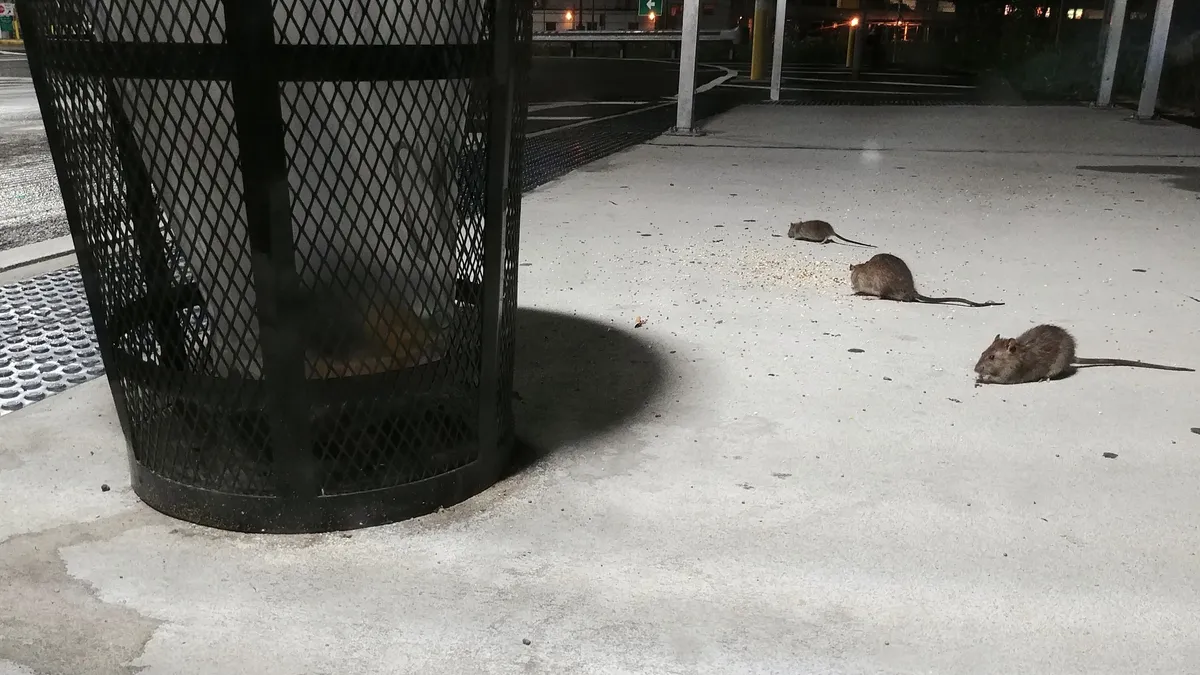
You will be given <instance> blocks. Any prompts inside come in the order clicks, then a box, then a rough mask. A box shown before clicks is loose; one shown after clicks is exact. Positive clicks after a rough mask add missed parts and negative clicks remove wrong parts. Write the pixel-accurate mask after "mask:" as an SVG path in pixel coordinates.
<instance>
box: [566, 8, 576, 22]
mask: <svg viewBox="0 0 1200 675" xmlns="http://www.w3.org/2000/svg"><path fill="white" fill-rule="evenodd" d="M574 18H575V14H574V13H573V12H571V10H569V9H568V10H567V21H570V20H571V19H574Z"/></svg>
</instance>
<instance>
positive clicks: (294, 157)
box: [19, 0, 530, 532]
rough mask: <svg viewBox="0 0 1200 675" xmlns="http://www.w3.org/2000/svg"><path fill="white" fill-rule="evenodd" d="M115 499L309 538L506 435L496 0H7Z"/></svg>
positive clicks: (494, 450)
mask: <svg viewBox="0 0 1200 675" xmlns="http://www.w3.org/2000/svg"><path fill="white" fill-rule="evenodd" d="M19 6H20V11H21V15H22V17H23V18H24V20H25V28H26V31H27V36H28V51H29V57H30V65H31V69H32V71H33V75H34V83H35V87H36V88H37V91H38V98H39V101H40V104H41V107H42V111H43V117H44V120H45V123H46V127H47V135H48V137H49V140H50V145H51V151H52V154H53V156H54V160H55V166H56V169H57V172H58V178H59V183H60V187H61V188H62V194H63V200H64V205H65V206H66V209H67V215H68V219H69V221H70V225H71V233H72V236H73V237H74V240H75V245H76V250H77V253H78V256H79V260H80V269H81V273H82V276H83V280H84V287H85V289H86V291H87V297H88V302H89V305H90V307H91V310H92V314H93V317H94V319H95V322H96V333H97V337H98V339H99V343H100V348H101V352H102V354H103V357H104V362H105V366H106V369H107V374H108V377H109V382H110V385H111V388H112V391H113V394H114V399H115V401H116V403H117V408H118V414H119V416H120V419H121V424H122V428H123V431H124V432H125V435H126V437H127V439H128V443H129V448H130V466H131V471H132V477H133V485H134V489H135V490H136V491H137V493H138V495H139V496H141V498H142V499H143V500H145V501H146V502H147V503H149V504H150V505H152V506H154V507H155V508H158V509H159V510H162V511H164V512H166V513H168V514H171V515H174V516H177V517H180V518H183V519H186V520H190V521H193V522H198V523H203V524H208V525H213V526H216V527H222V528H226V529H238V530H251V531H276V532H287V531H319V530H329V529H340V528H349V527H357V526H363V525H370V524H377V523H382V522H388V521H392V520H397V519H400V518H404V517H409V516H413V515H418V514H420V513H424V512H428V511H430V510H433V509H435V508H437V507H438V506H443V505H448V504H451V503H454V502H457V501H460V500H462V499H464V498H466V497H468V496H470V495H472V494H474V493H477V492H479V491H480V490H482V489H484V488H486V487H487V486H489V485H491V484H492V483H494V482H495V480H497V479H498V477H499V475H500V472H501V471H502V470H503V468H504V466H505V464H506V458H507V455H508V453H509V452H510V449H511V446H512V443H513V441H514V439H513V431H512V425H513V421H512V414H511V390H512V368H513V358H512V357H513V342H514V331H513V319H514V313H515V304H516V294H515V291H516V279H517V246H518V229H519V228H518V222H519V217H520V187H521V186H520V171H519V168H520V165H521V150H522V146H523V134H522V122H523V120H524V118H525V103H524V100H523V96H522V92H523V85H524V77H525V74H526V73H527V71H528V59H529V43H530V32H529V20H528V16H529V15H528V8H527V6H526V5H524V4H522V1H521V0H517V1H516V2H514V0H456V1H455V2H451V3H430V2H427V1H426V0H415V1H410V2H405V3H392V2H383V1H382V0H380V1H378V2H369V1H362V0H305V1H304V2H301V1H300V0H160V1H155V2H152V1H151V0H103V1H100V0H24V1H23V2H21V3H20V5H19Z"/></svg>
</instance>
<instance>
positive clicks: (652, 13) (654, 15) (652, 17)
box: [649, 12, 658, 21]
mask: <svg viewBox="0 0 1200 675" xmlns="http://www.w3.org/2000/svg"><path fill="white" fill-rule="evenodd" d="M657 16H658V15H657V14H655V13H654V12H650V16H649V18H650V20H651V21H654V19H655V17H657Z"/></svg>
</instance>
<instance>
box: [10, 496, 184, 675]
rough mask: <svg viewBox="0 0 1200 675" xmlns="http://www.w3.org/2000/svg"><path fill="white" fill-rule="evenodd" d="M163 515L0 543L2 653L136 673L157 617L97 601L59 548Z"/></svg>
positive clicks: (68, 670)
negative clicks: (74, 572)
mask: <svg viewBox="0 0 1200 675" xmlns="http://www.w3.org/2000/svg"><path fill="white" fill-rule="evenodd" d="M164 518H165V516H161V515H159V514H157V513H155V512H153V511H150V510H149V509H139V510H137V511H132V512H126V513H123V514H120V515H116V516H111V517H108V518H101V519H99V520H94V521H92V522H89V523H75V524H71V525H64V526H61V527H56V528H53V529H49V530H44V531H41V532H33V533H29V534H24V535H19V536H16V537H13V538H11V539H9V540H7V541H5V542H4V543H2V544H0V659H4V660H8V661H12V662H14V663H17V664H20V665H22V666H24V667H26V668H30V669H32V670H33V672H35V673H39V674H41V673H45V674H46V675H97V674H99V673H129V674H133V673H137V672H139V671H140V670H141V668H135V667H133V666H130V665H128V664H129V663H132V662H133V661H134V660H135V659H137V658H138V657H139V656H141V654H142V652H143V651H144V650H145V648H146V643H147V642H149V641H150V638H151V636H152V635H153V634H154V631H155V630H156V629H157V628H158V626H159V625H160V623H161V622H159V621H157V620H155V619H150V618H147V617H145V616H142V615H141V614H139V613H138V612H136V611H134V610H132V609H129V608H128V607H123V606H120V605H113V604H109V603H106V602H103V601H101V600H100V599H99V598H97V597H96V594H95V589H94V588H93V587H92V586H91V585H89V584H87V583H85V582H83V581H80V580H78V579H76V578H74V577H72V576H71V575H70V574H69V573H68V572H67V566H66V563H65V562H64V561H63V559H62V556H61V555H60V553H59V551H60V550H62V549H63V548H66V547H68V546H75V545H78V544H87V543H91V542H95V541H101V540H108V539H112V538H114V537H117V536H119V535H121V534H122V533H124V532H126V531H128V530H131V529H134V528H138V527H143V526H147V525H153V524H159V523H161V522H162V521H163V519H164Z"/></svg>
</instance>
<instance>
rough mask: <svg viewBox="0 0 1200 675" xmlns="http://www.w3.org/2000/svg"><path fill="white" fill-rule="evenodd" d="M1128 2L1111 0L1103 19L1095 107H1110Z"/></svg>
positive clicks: (1126, 0)
mask: <svg viewBox="0 0 1200 675" xmlns="http://www.w3.org/2000/svg"><path fill="white" fill-rule="evenodd" d="M1127 4H1128V0H1113V1H1112V7H1111V9H1112V11H1111V12H1109V14H1108V16H1107V17H1105V18H1106V20H1107V21H1108V29H1107V30H1106V31H1105V41H1104V65H1103V66H1102V67H1101V69H1100V95H1099V96H1097V97H1096V105H1098V106H1100V107H1101V108H1107V107H1108V106H1110V105H1112V90H1113V80H1114V79H1116V76H1117V56H1118V55H1119V54H1120V52H1121V32H1122V31H1124V30H1125V14H1126V13H1127V12H1126V6H1127Z"/></svg>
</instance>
